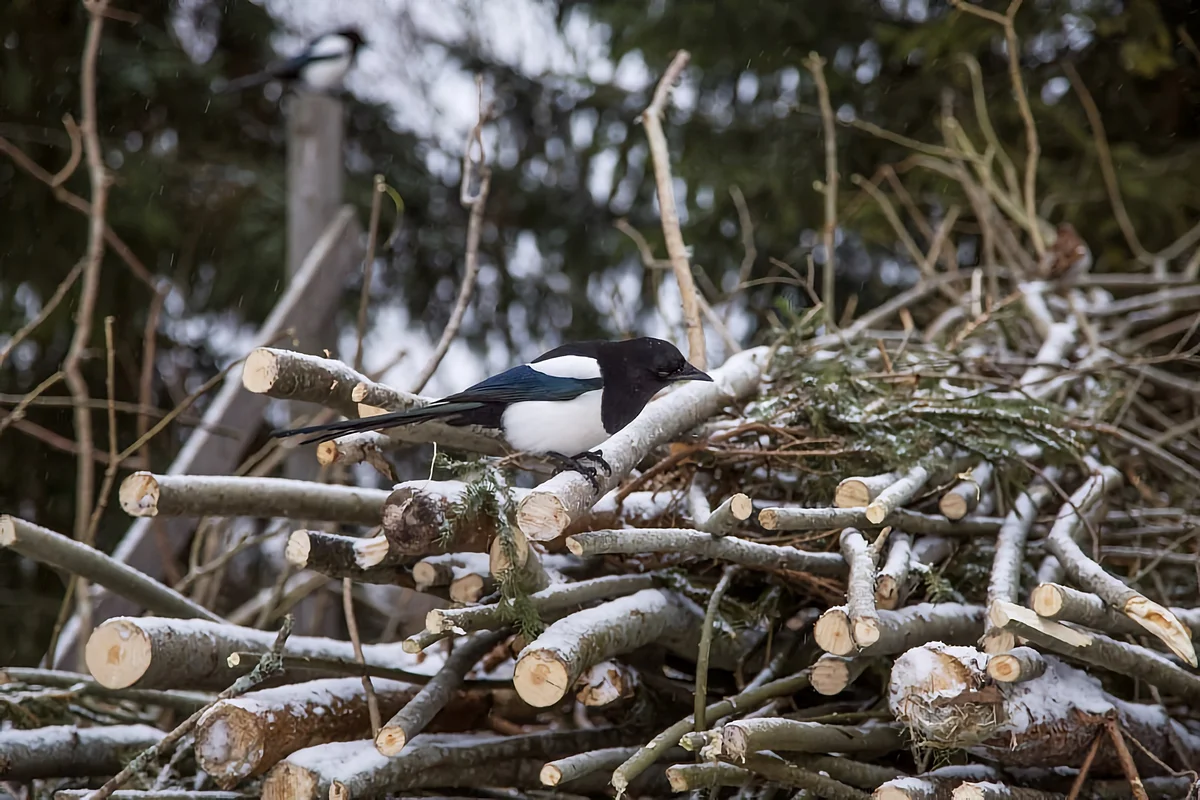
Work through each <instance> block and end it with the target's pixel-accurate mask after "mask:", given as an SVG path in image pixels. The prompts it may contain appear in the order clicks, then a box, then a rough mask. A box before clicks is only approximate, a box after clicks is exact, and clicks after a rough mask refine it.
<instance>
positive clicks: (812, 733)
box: [721, 717, 905, 761]
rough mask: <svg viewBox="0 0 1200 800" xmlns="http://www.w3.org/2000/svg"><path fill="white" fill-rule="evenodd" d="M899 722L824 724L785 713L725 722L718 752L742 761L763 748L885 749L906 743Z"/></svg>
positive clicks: (812, 750) (802, 750) (808, 750)
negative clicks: (782, 715)
mask: <svg viewBox="0 0 1200 800" xmlns="http://www.w3.org/2000/svg"><path fill="white" fill-rule="evenodd" d="M903 733H904V731H903V728H901V727H900V726H899V725H892V724H874V723H869V724H866V725H824V724H822V723H819V722H802V721H800V720H794V719H787V718H786V717H760V718H758V719H743V720H737V721H735V722H727V723H725V727H724V728H723V729H722V731H721V756H722V757H728V758H730V759H733V760H735V761H745V760H746V757H747V756H749V755H750V754H752V753H758V752H761V751H763V750H773V751H786V752H794V753H864V752H866V753H888V752H892V751H894V750H900V749H902V748H903V747H904V746H905V742H904V735H903Z"/></svg>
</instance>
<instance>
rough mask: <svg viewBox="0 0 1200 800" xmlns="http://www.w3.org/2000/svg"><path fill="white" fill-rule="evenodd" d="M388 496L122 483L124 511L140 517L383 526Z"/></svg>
mask: <svg viewBox="0 0 1200 800" xmlns="http://www.w3.org/2000/svg"><path fill="white" fill-rule="evenodd" d="M386 498H387V492H384V491H381V490H379V489H360V488H358V487H355V486H336V485H333V484H327V483H314V482H312V481H295V480H289V479H287V478H257V477H246V478H242V477H234V476H225V475H155V474H154V473H151V472H135V473H133V474H132V475H130V476H129V477H127V478H126V479H125V480H124V481H122V482H121V489H120V499H121V508H122V509H124V510H125V513H127V514H129V515H130V516H134V517H155V516H165V517H288V518H291V519H306V520H313V521H320V522H349V523H355V524H358V525H378V524H379V520H380V516H381V514H382V512H383V501H384V500H385V499H386Z"/></svg>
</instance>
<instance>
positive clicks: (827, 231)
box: [804, 52, 838, 332]
mask: <svg viewBox="0 0 1200 800" xmlns="http://www.w3.org/2000/svg"><path fill="white" fill-rule="evenodd" d="M825 63H826V62H825V59H824V58H822V57H821V56H819V55H817V54H816V53H815V52H812V53H809V54H808V58H806V59H805V60H804V66H805V67H807V68H808V71H809V72H811V73H812V75H813V80H815V81H816V84H817V100H818V102H819V103H820V105H821V122H822V125H823V126H824V137H825V185H824V186H823V187H822V191H823V193H824V195H825V224H824V226H823V227H822V228H821V237H822V240H823V241H824V245H825V270H824V272H823V273H822V281H821V299H822V302H823V303H824V306H825V325H826V326H827V328H828V330H829V331H830V332H832V331H834V330H837V320H836V318H835V316H834V308H833V306H834V291H835V289H834V287H835V283H836V281H835V278H836V275H835V272H834V268H835V265H836V261H835V259H834V257H833V248H834V234H835V232H836V230H837V189H838V168H837V132H836V128H835V126H834V121H833V106H832V105H831V104H830V102H829V84H827V83H826V82H825Z"/></svg>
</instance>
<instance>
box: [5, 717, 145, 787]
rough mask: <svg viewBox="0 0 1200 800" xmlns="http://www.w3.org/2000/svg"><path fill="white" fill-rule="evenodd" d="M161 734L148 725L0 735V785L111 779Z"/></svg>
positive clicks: (62, 728) (72, 727)
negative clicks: (0, 782)
mask: <svg viewBox="0 0 1200 800" xmlns="http://www.w3.org/2000/svg"><path fill="white" fill-rule="evenodd" d="M164 735H165V734H164V733H163V732H162V731H160V730H159V729H158V728H152V727H150V726H149V725H109V726H105V727H94V728H80V727H78V726H75V725H52V726H48V727H44V728H32V729H30V730H17V729H15V728H10V729H8V730H0V780H5V781H32V780H36V779H38V778H86V777H88V776H91V775H112V774H114V773H116V772H118V771H120V770H121V768H122V767H124V766H125V764H126V762H128V761H129V759H131V758H132V757H133V756H135V755H137V753H138V752H139V751H141V750H145V749H146V748H147V747H150V746H151V745H155V744H158V743H159V741H161V740H162V738H163V736H164Z"/></svg>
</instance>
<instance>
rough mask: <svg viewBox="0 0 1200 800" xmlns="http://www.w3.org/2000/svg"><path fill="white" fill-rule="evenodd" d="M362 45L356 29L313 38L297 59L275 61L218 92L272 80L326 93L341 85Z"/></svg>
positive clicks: (247, 87)
mask: <svg viewBox="0 0 1200 800" xmlns="http://www.w3.org/2000/svg"><path fill="white" fill-rule="evenodd" d="M364 44H366V39H364V38H363V36H362V34H361V33H359V32H358V29H357V28H353V27H346V28H339V29H338V30H336V31H331V32H330V33H325V34H322V35H321V36H318V37H316V38H315V39H313V40H312V41H310V42H309V43H308V45H307V46H306V47H305V48H304V49H303V50H301V51H300V52H299V53H298V54H297V55H294V56H292V57H291V58H287V59H283V60H282V61H277V62H275V63H273V64H271V65H269V66H268V67H267V68H266V69H264V70H263V71H262V72H258V73H255V74H253V75H245V76H243V77H241V78H234V79H233V80H231V81H229V82H228V83H226V84H225V86H223V87H222V88H221V89H220V90H219V92H220V93H222V94H223V93H226V92H237V91H241V90H242V89H249V88H251V87H253V86H259V85H261V84H264V83H266V82H268V81H272V80H279V81H283V82H284V83H287V84H299V85H302V86H304V87H305V88H308V89H311V90H313V91H318V92H327V91H329V90H331V89H334V88H336V87H338V86H340V85H341V83H342V79H343V78H345V77H346V73H347V72H349V71H350V67H351V66H353V64H354V60H355V58H356V57H357V56H358V51H359V49H360V48H361V47H362V46H363V45H364Z"/></svg>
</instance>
